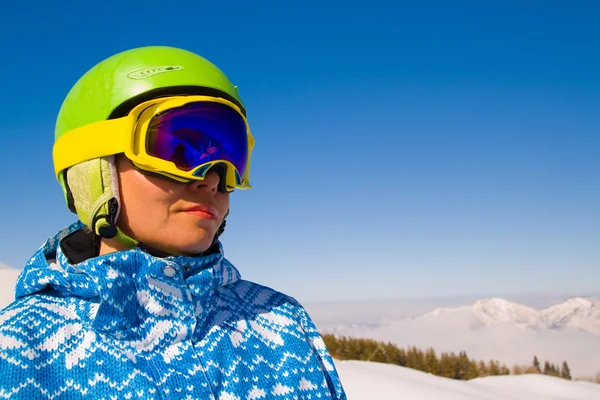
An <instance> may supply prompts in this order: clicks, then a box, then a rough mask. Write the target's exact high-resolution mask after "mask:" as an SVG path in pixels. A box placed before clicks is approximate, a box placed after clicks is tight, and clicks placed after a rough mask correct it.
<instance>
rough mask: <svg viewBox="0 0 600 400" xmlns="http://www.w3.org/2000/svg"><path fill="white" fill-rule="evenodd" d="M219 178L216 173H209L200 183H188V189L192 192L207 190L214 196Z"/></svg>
mask: <svg viewBox="0 0 600 400" xmlns="http://www.w3.org/2000/svg"><path fill="white" fill-rule="evenodd" d="M220 181H221V178H220V177H219V174H217V172H216V171H209V172H208V173H207V174H206V175H205V176H204V179H203V180H201V181H191V182H190V183H188V185H189V187H190V189H192V190H194V191H204V190H209V191H210V192H211V193H213V194H215V193H216V192H217V189H218V188H219V182H220Z"/></svg>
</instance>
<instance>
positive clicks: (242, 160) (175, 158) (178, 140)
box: [53, 96, 254, 191]
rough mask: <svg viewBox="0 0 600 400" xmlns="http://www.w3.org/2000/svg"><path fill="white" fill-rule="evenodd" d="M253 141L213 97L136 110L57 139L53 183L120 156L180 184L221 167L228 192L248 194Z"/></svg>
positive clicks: (233, 112) (156, 102)
mask: <svg viewBox="0 0 600 400" xmlns="http://www.w3.org/2000/svg"><path fill="white" fill-rule="evenodd" d="M253 147H254V138H253V136H252V134H251V133H250V128H249V126H248V121H247V120H246V117H245V116H244V114H243V113H242V111H241V110H240V108H239V107H238V106H236V105H235V104H234V103H232V102H230V101H228V100H225V99H222V98H219V97H211V96H175V97H164V98H157V99H153V100H150V101H147V102H144V103H141V104H139V105H138V106H136V107H135V108H134V109H133V110H132V111H131V112H130V113H129V114H128V115H127V116H125V117H122V118H117V119H111V120H106V121H100V122H96V123H92V124H89V125H86V126H83V127H80V128H77V129H74V130H72V131H70V132H68V133H66V134H64V135H63V136H61V137H60V138H59V139H58V140H57V141H56V143H55V145H54V150H53V157H54V167H55V172H56V175H57V178H58V179H59V180H61V179H63V178H62V177H61V175H62V172H63V171H65V170H66V169H67V168H69V167H71V166H73V165H76V164H79V163H80V162H83V161H86V160H91V159H94V158H100V157H106V156H111V155H115V154H119V153H124V154H125V156H126V157H127V158H129V159H130V160H131V161H132V162H133V164H134V165H135V166H136V167H138V168H139V169H141V170H142V171H146V172H150V173H155V174H159V175H162V176H165V177H167V178H171V179H174V180H176V181H179V182H189V181H192V180H202V179H204V177H205V176H206V173H207V172H208V171H209V170H210V168H211V167H213V166H215V165H217V164H225V165H226V167H227V168H226V172H225V181H226V188H227V190H228V191H231V190H233V189H235V188H239V189H249V188H251V186H250V183H249V181H248V177H249V174H250V155H251V153H252V148H253Z"/></svg>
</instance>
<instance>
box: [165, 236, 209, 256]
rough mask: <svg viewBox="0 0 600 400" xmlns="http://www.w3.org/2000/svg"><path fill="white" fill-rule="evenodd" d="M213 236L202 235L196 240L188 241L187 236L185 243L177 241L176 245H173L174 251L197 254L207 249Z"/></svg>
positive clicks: (183, 253) (182, 253)
mask: <svg viewBox="0 0 600 400" xmlns="http://www.w3.org/2000/svg"><path fill="white" fill-rule="evenodd" d="M213 237H214V235H213V236H210V237H208V236H204V237H202V238H199V239H198V240H195V241H189V239H190V238H189V237H187V238H186V239H187V243H185V242H184V243H178V244H177V245H174V246H173V247H174V248H175V249H176V251H177V252H178V253H179V254H181V255H188V256H190V255H194V254H199V253H202V252H204V251H206V250H208V248H209V247H210V245H211V244H212V240H213Z"/></svg>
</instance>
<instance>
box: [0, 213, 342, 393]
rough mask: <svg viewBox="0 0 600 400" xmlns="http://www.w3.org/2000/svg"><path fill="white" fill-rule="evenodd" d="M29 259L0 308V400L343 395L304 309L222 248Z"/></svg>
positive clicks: (54, 241)
mask: <svg viewBox="0 0 600 400" xmlns="http://www.w3.org/2000/svg"><path fill="white" fill-rule="evenodd" d="M81 228H82V225H81V224H80V223H76V224H73V225H72V226H70V227H69V228H67V229H65V230H64V231H62V232H60V233H58V234H57V235H56V236H55V237H53V238H51V239H49V240H48V241H47V242H46V243H45V244H44V245H43V246H42V248H40V250H38V252H37V253H36V254H35V255H34V256H33V257H32V258H31V260H30V261H29V262H28V263H27V265H26V266H25V269H24V270H23V272H22V273H21V275H20V277H19V280H18V282H17V287H16V298H17V299H16V301H15V302H13V303H12V304H11V305H9V306H8V307H6V308H5V309H4V310H2V311H0V398H11V399H15V398H17V399H21V398H22V399H37V398H54V399H79V398H93V399H215V400H246V399H248V400H250V399H346V395H345V394H344V390H343V388H342V385H341V382H340V380H339V377H338V375H337V372H336V370H335V367H334V364H333V361H332V359H331V357H330V355H329V353H328V351H327V349H326V347H325V345H324V343H323V340H322V339H321V337H320V336H319V334H318V332H317V330H316V328H315V326H314V324H313V322H312V321H311V319H310V317H309V316H308V314H307V313H306V311H305V310H304V308H303V307H302V306H301V305H300V304H299V303H298V302H297V301H295V300H294V299H292V298H290V297H288V296H286V295H284V294H282V293H279V292H277V291H275V290H272V289H270V288H268V287H265V286H261V285H258V284H255V283H252V282H249V281H245V280H242V279H241V278H240V274H239V272H238V270H237V269H236V268H235V267H234V266H233V265H232V264H231V263H229V261H227V260H226V259H225V258H224V256H223V252H222V248H221V246H220V244H219V245H218V247H219V249H218V250H219V251H218V252H215V253H214V254H210V255H206V256H203V257H165V258H159V257H154V256H152V255H150V254H148V253H147V252H144V251H142V250H140V249H139V248H136V249H132V250H128V251H122V252H117V253H112V254H107V255H104V256H97V257H92V258H89V259H87V260H86V261H82V262H78V263H72V262H69V259H70V258H69V256H68V255H66V254H65V253H66V251H65V250H64V249H63V246H62V245H61V242H62V241H64V240H63V239H64V238H65V237H67V236H69V237H72V236H73V235H75V234H78V233H79V232H81V231H80V230H81Z"/></svg>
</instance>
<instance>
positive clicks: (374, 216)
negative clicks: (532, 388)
mask: <svg viewBox="0 0 600 400" xmlns="http://www.w3.org/2000/svg"><path fill="white" fill-rule="evenodd" d="M599 20H600V6H599V5H598V3H597V2H595V1H577V2H567V1H526V2H524V1H487V2H481V1H453V2H450V1H437V2H434V1H410V2H398V1H391V0H389V1H380V0H373V1H368V2H353V1H344V2H341V1H324V2H316V1H285V2H284V1H252V2H250V1H244V2H235V1H228V2H219V1H213V2H198V1H187V0H182V1H178V2H164V1H163V2H159V1H154V0H146V1H144V2H130V1H129V2H128V1H102V2H100V1H98V2H79V1H78V2H75V1H70V2H68V1H56V2H43V3H42V2H35V1H34V2H16V1H13V2H9V3H7V4H6V5H3V6H2V12H1V13H0V38H1V39H0V54H2V61H1V62H0V79H1V85H2V94H3V95H2V96H1V97H0V106H1V107H2V110H3V112H2V123H1V124H0V137H1V139H2V157H0V174H1V182H2V185H1V187H2V189H1V191H2V195H1V196H0V221H1V222H0V260H1V261H3V262H5V263H7V264H9V265H12V266H14V267H22V266H23V264H24V263H25V261H26V260H27V259H28V258H29V256H30V255H31V254H32V253H33V252H34V251H35V250H36V249H37V248H38V247H39V246H40V245H41V244H42V243H43V241H44V240H45V239H46V238H47V237H48V236H50V235H52V234H53V233H54V232H56V231H58V230H59V229H61V228H62V227H64V226H67V225H69V224H70V223H71V222H73V221H74V219H75V215H73V214H70V213H69V211H68V210H67V209H66V207H65V206H64V203H63V198H62V194H61V191H60V188H59V185H58V183H57V182H56V181H55V179H54V177H53V168H52V158H51V155H52V143H53V132H54V122H55V118H56V115H57V112H58V109H59V107H60V105H61V103H62V100H63V98H64V96H65V95H66V94H67V92H68V90H69V89H70V87H71V86H72V85H73V84H74V83H75V81H76V80H77V79H78V78H79V77H80V76H81V75H82V74H83V73H85V71H87V69H89V68H90V67H92V66H93V65H94V64H95V63H97V62H99V61H100V60H102V59H104V58H106V57H108V56H110V55H112V54H114V53H117V52H119V51H122V50H126V49H128V48H132V47H138V46H145V45H171V46H177V47H183V48H186V49H188V50H191V51H194V52H197V53H199V54H201V55H203V56H204V57H206V58H208V59H209V60H211V61H213V62H214V63H215V64H217V65H218V66H219V67H220V68H221V69H223V70H224V71H225V73H226V74H227V75H229V77H230V78H231V79H232V81H234V83H235V84H236V85H238V86H239V87H240V94H241V95H242V97H243V99H244V102H245V103H246V106H247V108H248V117H249V122H250V124H251V128H252V130H253V133H254V136H255V137H256V140H257V144H256V148H255V152H254V157H253V160H252V175H251V180H252V184H253V186H254V189H252V190H251V191H245V192H236V193H235V194H234V195H233V196H232V213H231V216H230V218H229V220H228V229H227V231H226V233H225V234H224V236H223V243H224V246H225V251H226V255H227V256H228V257H229V258H230V259H231V261H232V262H233V263H234V264H235V265H236V266H237V267H238V268H239V269H240V271H241V273H242V276H243V277H245V278H246V279H250V280H253V281H257V282H259V283H263V284H266V285H268V286H271V287H274V288H275V289H278V290H281V291H283V292H285V293H288V294H290V295H292V296H294V297H297V298H298V299H299V300H302V301H313V300H337V299H340V300H341V299H366V298H382V297H399V296H432V295H440V296H442V295H443V296H450V295H471V294H476V295H477V294H483V295H485V294H491V293H522V292H544V293H550V292H551V293H575V294H586V293H588V292H591V291H597V290H598V282H600V245H599V243H600V186H599V178H600V51H598V43H600V24H598V21H599Z"/></svg>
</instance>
